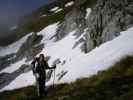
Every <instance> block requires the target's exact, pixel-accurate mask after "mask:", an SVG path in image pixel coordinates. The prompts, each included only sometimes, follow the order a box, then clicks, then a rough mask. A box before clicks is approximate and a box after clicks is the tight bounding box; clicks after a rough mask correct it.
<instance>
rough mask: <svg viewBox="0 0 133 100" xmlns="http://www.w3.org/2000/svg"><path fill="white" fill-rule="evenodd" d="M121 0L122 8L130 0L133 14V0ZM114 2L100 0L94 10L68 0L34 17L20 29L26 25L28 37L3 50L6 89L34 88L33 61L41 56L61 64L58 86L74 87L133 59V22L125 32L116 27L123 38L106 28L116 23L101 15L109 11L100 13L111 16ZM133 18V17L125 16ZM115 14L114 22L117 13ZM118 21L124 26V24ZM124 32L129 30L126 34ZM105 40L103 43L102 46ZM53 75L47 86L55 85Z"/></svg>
mask: <svg viewBox="0 0 133 100" xmlns="http://www.w3.org/2000/svg"><path fill="white" fill-rule="evenodd" d="M117 2H118V3H120V5H121V4H124V5H123V6H124V7H125V2H127V3H126V7H127V8H129V9H128V11H129V12H130V13H132V11H131V9H132V3H131V4H129V2H130V1H129V0H125V1H124V2H119V1H117ZM113 3H114V2H113V0H102V1H101V2H100V0H99V1H98V2H97V4H96V6H94V4H95V1H93V0H83V1H81V0H75V1H71V0H65V1H64V2H62V0H59V1H55V2H53V3H52V4H51V5H48V6H46V7H44V8H40V9H39V10H38V11H37V12H34V13H33V14H32V15H30V17H28V18H29V19H28V18H27V19H26V20H24V21H23V23H22V24H21V25H20V26H22V27H23V29H22V31H21V32H22V33H24V34H22V35H20V36H21V37H22V36H23V35H25V36H24V37H22V38H21V39H20V40H18V41H16V42H15V43H13V44H11V45H9V46H6V47H4V48H1V49H0V56H1V57H0V65H1V67H0V89H1V91H4V90H12V89H16V88H21V87H25V86H28V85H33V84H34V83H35V79H34V76H33V74H32V71H31V66H30V62H31V60H32V59H33V58H34V56H38V55H39V54H40V53H44V54H45V55H46V56H47V59H48V63H49V65H50V66H52V65H53V64H57V69H56V80H55V83H56V84H61V83H64V82H65V83H70V82H73V81H75V80H76V79H77V78H83V77H89V76H91V75H94V74H96V73H97V72H98V71H101V70H105V69H107V68H109V67H110V66H112V65H113V64H114V63H115V62H116V61H119V60H120V59H121V58H123V57H124V56H127V55H133V35H132V33H133V28H132V27H131V28H129V27H128V26H132V24H131V23H127V24H124V29H118V28H117V27H115V28H116V29H117V30H119V31H117V32H119V34H117V35H116V31H114V30H113V29H112V27H110V26H108V25H107V26H106V25H104V24H105V23H106V24H110V23H111V22H112V21H110V19H108V18H107V19H106V18H105V19H104V18H103V17H100V16H103V14H104V13H103V12H101V13H100V14H97V12H99V11H104V12H106V13H109V12H110V10H108V9H105V8H104V7H108V5H111V7H114V5H112V4H113ZM101 5H102V6H101ZM117 6H118V5H117ZM91 7H92V9H91ZM99 7H101V8H100V9H99ZM96 9H97V10H96ZM113 11H115V12H116V13H118V15H119V12H121V11H122V12H125V10H123V9H122V10H120V11H119V9H116V10H114V9H113ZM106 13H105V15H106ZM128 15H129V16H130V17H131V16H132V14H126V15H125V16H128ZM95 16H96V17H95ZM112 16H113V17H112V20H114V19H115V17H116V15H112ZM114 16H115V17H114ZM123 18H124V19H125V17H123V16H119V19H123ZM35 19H36V20H35ZM103 19H104V20H103ZM126 21H128V22H129V21H132V18H131V19H127V20H126V19H125V20H124V22H126ZM112 23H113V25H116V24H120V23H119V21H118V22H117V21H114V22H112ZM102 25H104V26H106V27H103V26H102ZM118 27H119V26H118ZM107 28H108V29H109V30H111V31H107V32H105V33H106V34H105V33H104V31H103V30H106V29H107ZM128 28H129V29H128ZM18 29H19V28H18ZM15 30H16V29H15ZM15 30H14V31H15ZM101 30H102V31H101ZM122 30H125V31H123V32H121V31H122ZM21 32H20V33H21ZM28 32H29V34H28ZM99 34H101V35H100V36H99ZM106 36H107V37H106ZM99 39H100V41H101V40H102V42H99ZM109 40H110V41H109ZM97 46H99V47H97ZM93 48H95V49H93ZM92 49H93V50H92ZM88 51H90V52H88ZM85 52H86V53H85ZM52 73H53V71H48V77H47V85H51V84H52V83H53V77H52Z"/></svg>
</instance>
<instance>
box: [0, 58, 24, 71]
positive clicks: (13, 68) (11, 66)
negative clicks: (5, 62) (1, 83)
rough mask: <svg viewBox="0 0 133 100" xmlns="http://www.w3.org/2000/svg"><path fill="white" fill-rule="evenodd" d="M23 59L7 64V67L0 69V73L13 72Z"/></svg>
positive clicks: (22, 62)
mask: <svg viewBox="0 0 133 100" xmlns="http://www.w3.org/2000/svg"><path fill="white" fill-rule="evenodd" d="M25 60H26V58H24V59H22V60H20V61H18V62H16V63H14V64H11V65H10V66H8V67H7V68H5V69H4V70H2V71H0V73H4V72H5V73H13V72H14V71H16V70H18V69H19V68H20V67H21V65H22V64H24V63H25Z"/></svg>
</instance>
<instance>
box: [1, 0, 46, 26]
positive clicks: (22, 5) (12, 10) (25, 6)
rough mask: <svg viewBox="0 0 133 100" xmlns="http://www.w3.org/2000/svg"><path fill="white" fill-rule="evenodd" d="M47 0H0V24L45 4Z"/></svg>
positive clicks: (14, 19) (9, 21)
mask: <svg viewBox="0 0 133 100" xmlns="http://www.w3.org/2000/svg"><path fill="white" fill-rule="evenodd" d="M47 3H48V0H0V26H1V25H3V26H4V25H6V24H9V23H11V22H14V21H16V19H17V18H18V17H19V16H22V15H24V14H27V13H29V12H31V11H33V10H35V9H36V8H38V7H40V6H42V5H44V4H47Z"/></svg>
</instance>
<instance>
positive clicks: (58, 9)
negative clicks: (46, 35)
mask: <svg viewBox="0 0 133 100" xmlns="http://www.w3.org/2000/svg"><path fill="white" fill-rule="evenodd" d="M62 10H63V9H62V8H60V9H58V10H56V11H55V12H54V13H58V12H60V11H62Z"/></svg>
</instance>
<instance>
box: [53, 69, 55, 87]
mask: <svg viewBox="0 0 133 100" xmlns="http://www.w3.org/2000/svg"><path fill="white" fill-rule="evenodd" d="M54 81H55V69H54V76H53V88H54Z"/></svg>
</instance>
